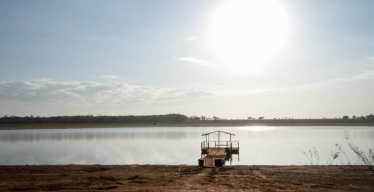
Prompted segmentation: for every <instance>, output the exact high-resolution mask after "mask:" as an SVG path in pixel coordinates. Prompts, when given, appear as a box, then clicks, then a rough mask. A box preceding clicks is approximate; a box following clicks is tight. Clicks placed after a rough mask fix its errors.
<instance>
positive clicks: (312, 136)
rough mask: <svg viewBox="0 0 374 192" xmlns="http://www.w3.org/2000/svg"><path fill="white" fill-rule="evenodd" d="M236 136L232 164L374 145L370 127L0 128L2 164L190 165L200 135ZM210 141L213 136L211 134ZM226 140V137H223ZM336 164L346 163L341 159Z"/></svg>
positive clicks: (286, 160)
mask: <svg viewBox="0 0 374 192" xmlns="http://www.w3.org/2000/svg"><path fill="white" fill-rule="evenodd" d="M216 130H222V131H227V132H231V133H234V134H236V136H235V138H233V139H235V140H239V141H240V161H239V155H235V154H234V155H233V156H232V157H231V158H229V160H232V162H231V161H230V163H232V165H247V164H249V165H259V164H261V165H305V164H309V162H308V160H307V158H306V157H305V156H304V154H303V153H302V150H304V151H308V150H309V149H311V148H313V147H316V149H317V150H318V153H319V156H320V159H321V161H320V164H323V163H324V162H325V161H326V160H327V159H328V158H330V157H331V151H337V150H338V149H337V148H336V146H335V143H339V144H341V145H342V146H343V149H344V150H345V151H346V153H347V156H348V157H349V158H350V161H351V162H356V156H355V154H354V153H353V152H351V151H350V149H349V146H348V145H347V141H346V140H345V138H346V137H349V138H350V140H351V141H352V142H353V143H354V144H355V145H356V146H358V147H359V148H360V149H361V150H364V151H367V149H370V148H374V127H249V128H247V127H219V128H217V127H204V128H201V127H200V128H103V129H101V128H95V129H60V130H59V129H49V130H0V156H1V158H0V165H25V164H131V163H138V164H189V165H197V159H199V158H200V157H201V151H200V149H201V140H202V139H203V140H205V138H202V137H201V135H202V134H203V133H207V132H212V131H216ZM210 139H212V140H217V138H215V136H212V137H211V138H210ZM222 139H225V140H228V138H222ZM334 163H336V164H346V163H347V162H346V159H345V157H344V158H343V156H342V157H339V159H338V160H336V161H335V162H334Z"/></svg>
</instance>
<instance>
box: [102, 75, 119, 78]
mask: <svg viewBox="0 0 374 192" xmlns="http://www.w3.org/2000/svg"><path fill="white" fill-rule="evenodd" d="M100 78H109V79H114V78H117V76H114V75H102V76H100Z"/></svg>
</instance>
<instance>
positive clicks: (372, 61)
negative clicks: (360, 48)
mask: <svg viewBox="0 0 374 192" xmlns="http://www.w3.org/2000/svg"><path fill="white" fill-rule="evenodd" d="M367 61H368V64H366V66H367V67H371V68H374V57H370V58H369V59H368V60H367Z"/></svg>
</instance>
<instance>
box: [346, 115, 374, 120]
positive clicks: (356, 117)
mask: <svg viewBox="0 0 374 192" xmlns="http://www.w3.org/2000/svg"><path fill="white" fill-rule="evenodd" d="M343 119H344V120H347V119H350V118H349V116H348V115H345V116H343ZM351 119H362V120H366V119H368V120H374V115H373V114H370V115H366V116H356V115H353V116H352V118H351Z"/></svg>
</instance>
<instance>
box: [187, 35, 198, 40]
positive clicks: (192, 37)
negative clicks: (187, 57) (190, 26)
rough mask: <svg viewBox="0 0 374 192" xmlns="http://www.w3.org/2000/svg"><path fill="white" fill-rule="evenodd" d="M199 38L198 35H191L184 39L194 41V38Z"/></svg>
mask: <svg viewBox="0 0 374 192" xmlns="http://www.w3.org/2000/svg"><path fill="white" fill-rule="evenodd" d="M196 38H197V36H191V37H187V38H185V39H184V40H185V41H193V40H195V39H196Z"/></svg>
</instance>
